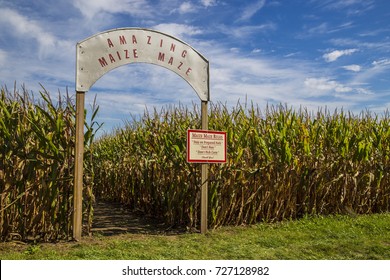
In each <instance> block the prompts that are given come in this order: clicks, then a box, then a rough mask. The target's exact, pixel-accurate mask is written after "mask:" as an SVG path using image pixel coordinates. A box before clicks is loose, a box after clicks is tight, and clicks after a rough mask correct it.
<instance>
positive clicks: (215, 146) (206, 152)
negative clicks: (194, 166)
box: [187, 129, 227, 163]
mask: <svg viewBox="0 0 390 280" xmlns="http://www.w3.org/2000/svg"><path fill="white" fill-rule="evenodd" d="M226 142H227V141H226V132H224V131H211V130H197V129H188V130H187V161H188V162H199V163H225V162H226V148H227V143H226Z"/></svg>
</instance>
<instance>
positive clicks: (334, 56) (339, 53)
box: [322, 49, 358, 62]
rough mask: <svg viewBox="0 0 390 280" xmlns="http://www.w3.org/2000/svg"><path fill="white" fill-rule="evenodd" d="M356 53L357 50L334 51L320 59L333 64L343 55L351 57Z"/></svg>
mask: <svg viewBox="0 0 390 280" xmlns="http://www.w3.org/2000/svg"><path fill="white" fill-rule="evenodd" d="M357 51H358V49H347V50H335V51H332V52H330V53H326V54H324V55H323V56H322V57H323V58H324V59H325V61H326V62H333V61H336V60H337V59H339V58H340V57H342V56H344V55H351V54H353V53H354V52H357Z"/></svg>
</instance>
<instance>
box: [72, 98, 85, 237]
mask: <svg viewBox="0 0 390 280" xmlns="http://www.w3.org/2000/svg"><path fill="white" fill-rule="evenodd" d="M84 100H85V92H81V91H77V92H76V143H75V167H74V189H73V239H74V240H77V241H78V240H80V239H81V234H82V226H83V157H84Z"/></svg>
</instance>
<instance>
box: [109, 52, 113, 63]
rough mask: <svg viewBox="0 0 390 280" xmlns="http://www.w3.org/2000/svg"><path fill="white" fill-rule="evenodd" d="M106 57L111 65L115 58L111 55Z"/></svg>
mask: <svg viewBox="0 0 390 280" xmlns="http://www.w3.org/2000/svg"><path fill="white" fill-rule="evenodd" d="M108 57H109V58H110V61H111V63H114V62H115V58H114V57H113V56H112V54H109V55H108Z"/></svg>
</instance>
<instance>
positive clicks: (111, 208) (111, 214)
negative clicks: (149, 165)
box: [92, 201, 178, 235]
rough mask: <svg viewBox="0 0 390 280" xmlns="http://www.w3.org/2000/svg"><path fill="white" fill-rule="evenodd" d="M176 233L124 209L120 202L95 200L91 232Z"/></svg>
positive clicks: (152, 220) (156, 222) (110, 233)
mask: <svg viewBox="0 0 390 280" xmlns="http://www.w3.org/2000/svg"><path fill="white" fill-rule="evenodd" d="M93 233H99V234H102V235H117V234H122V233H134V234H165V235H166V234H178V231H176V232H174V231H171V230H169V229H167V226H166V225H164V224H161V223H158V221H156V220H154V219H152V218H147V217H142V216H141V215H137V214H136V213H134V212H131V211H130V210H128V209H126V208H125V207H124V206H123V205H122V204H120V203H111V202H110V203H109V202H101V201H100V202H97V203H96V204H95V206H94V219H93V224H92V234H93Z"/></svg>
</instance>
